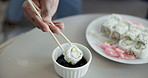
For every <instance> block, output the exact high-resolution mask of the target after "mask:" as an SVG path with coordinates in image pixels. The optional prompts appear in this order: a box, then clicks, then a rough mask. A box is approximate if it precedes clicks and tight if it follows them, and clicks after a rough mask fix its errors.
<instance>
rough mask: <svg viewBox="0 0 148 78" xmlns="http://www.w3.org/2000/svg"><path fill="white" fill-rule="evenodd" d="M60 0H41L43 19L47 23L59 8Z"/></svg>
mask: <svg viewBox="0 0 148 78" xmlns="http://www.w3.org/2000/svg"><path fill="white" fill-rule="evenodd" d="M58 3H59V0H42V1H41V14H42V17H43V20H44V21H45V22H46V23H50V22H51V19H52V16H53V15H54V14H55V12H56V10H57V6H58Z"/></svg>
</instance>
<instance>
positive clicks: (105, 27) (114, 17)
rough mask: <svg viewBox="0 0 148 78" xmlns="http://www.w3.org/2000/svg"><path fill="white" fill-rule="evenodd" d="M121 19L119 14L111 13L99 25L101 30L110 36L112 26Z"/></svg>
mask: <svg viewBox="0 0 148 78" xmlns="http://www.w3.org/2000/svg"><path fill="white" fill-rule="evenodd" d="M121 19H122V17H121V16H120V15H117V14H113V15H111V17H110V18H109V19H107V21H105V22H104V23H103V24H102V25H101V32H102V33H103V34H104V35H105V36H107V37H109V38H110V35H111V33H112V32H113V31H114V28H115V27H116V26H117V25H118V24H119V22H120V21H121Z"/></svg>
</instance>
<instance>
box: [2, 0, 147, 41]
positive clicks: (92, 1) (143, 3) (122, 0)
mask: <svg viewBox="0 0 148 78" xmlns="http://www.w3.org/2000/svg"><path fill="white" fill-rule="evenodd" d="M10 1H13V0H0V44H2V43H4V42H5V41H7V40H9V39H11V38H13V37H15V36H17V35H19V34H21V33H24V32H27V31H29V30H31V29H32V28H34V27H35V26H33V25H32V24H31V23H30V22H28V21H27V20H26V19H25V18H23V17H22V18H21V19H20V21H18V22H17V24H11V25H12V26H11V27H10V26H8V25H10V24H9V23H7V22H5V17H6V16H7V9H8V5H9V2H10ZM15 1H16V0H15ZM18 1H19V0H18ZM81 6H82V9H81V13H80V14H90V13H121V14H129V15H133V16H137V17H141V18H144V19H146V16H147V13H148V0H82V5H81ZM15 8H18V7H14V8H10V10H13V9H15ZM15 11H16V12H15V13H16V14H17V12H18V16H19V11H17V10H15ZM76 14H79V13H76ZM10 15H11V13H10ZM72 15H75V14H72ZM68 16H70V15H68ZM65 17H66V16H65ZM13 18H15V17H13ZM4 23H6V24H4ZM4 29H5V31H4ZM4 32H5V33H4Z"/></svg>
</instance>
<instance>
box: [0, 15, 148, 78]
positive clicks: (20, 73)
mask: <svg viewBox="0 0 148 78" xmlns="http://www.w3.org/2000/svg"><path fill="white" fill-rule="evenodd" d="M102 15H103V14H86V15H78V16H72V17H67V18H63V19H59V20H55V21H61V22H64V23H65V26H66V27H65V30H64V31H63V32H64V33H65V35H66V36H67V37H68V38H69V39H70V40H71V41H72V42H76V43H81V44H83V45H85V46H87V47H88V48H89V49H90V50H91V52H92V54H93V60H92V63H91V65H90V68H89V70H88V72H87V74H86V75H85V77H84V78H91V77H92V78H148V74H147V73H148V64H144V65H127V64H121V63H117V62H113V61H111V60H108V59H106V58H104V57H102V56H100V55H99V54H98V53H96V52H95V51H94V50H93V49H92V48H91V47H90V46H89V45H88V43H87V41H86V38H85V30H86V28H87V26H88V24H89V23H90V22H91V21H92V20H93V19H95V18H97V17H100V16H102ZM57 37H58V38H59V39H60V41H61V43H64V42H65V41H64V39H63V38H62V37H61V36H57ZM55 47H57V44H56V42H55V41H54V39H53V38H52V37H51V35H50V34H49V33H44V32H42V31H40V30H38V29H36V28H35V29H33V30H31V31H29V32H27V33H25V34H22V35H21V37H19V38H17V39H16V40H15V41H14V40H13V43H12V42H11V44H9V45H8V46H7V47H5V48H4V50H3V52H2V53H1V54H0V78H60V76H58V75H57V74H56V72H55V70H54V67H53V64H52V59H51V54H52V51H53V49H54V48H55Z"/></svg>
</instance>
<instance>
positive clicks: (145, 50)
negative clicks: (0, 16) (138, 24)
mask: <svg viewBox="0 0 148 78" xmlns="http://www.w3.org/2000/svg"><path fill="white" fill-rule="evenodd" d="M135 41H136V44H135V45H134V46H133V47H132V48H131V52H132V53H133V54H134V55H135V57H136V58H145V57H148V34H147V33H145V32H142V33H141V34H139V36H138V37H137V39H136V40H135Z"/></svg>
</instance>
